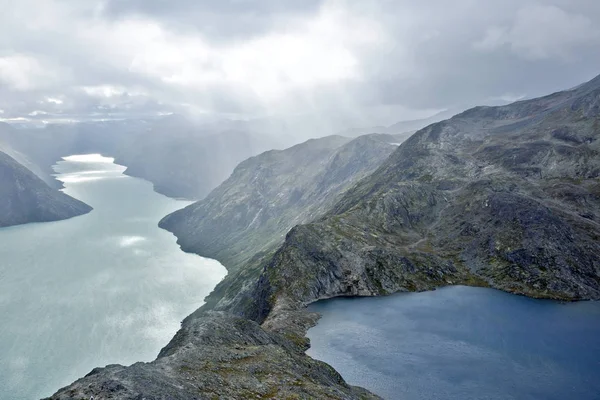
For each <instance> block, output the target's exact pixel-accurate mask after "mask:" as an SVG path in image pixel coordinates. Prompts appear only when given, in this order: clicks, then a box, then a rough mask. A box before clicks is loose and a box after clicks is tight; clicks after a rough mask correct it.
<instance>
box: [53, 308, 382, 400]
mask: <svg viewBox="0 0 600 400" xmlns="http://www.w3.org/2000/svg"><path fill="white" fill-rule="evenodd" d="M92 397H93V398H94V399H113V400H133V399H142V398H143V399H149V400H150V399H169V400H191V399H224V400H225V399H231V400H234V399H340V400H342V399H376V398H378V397H376V396H374V395H372V394H370V393H368V392H367V391H365V390H363V389H360V388H356V387H352V386H348V385H347V384H346V383H345V382H344V381H343V379H342V378H341V377H340V375H339V374H338V373H337V372H335V370H334V369H333V368H331V367H330V366H328V365H327V364H325V363H322V362H320V361H316V360H313V359H311V358H309V357H307V356H305V355H304V352H303V348H300V347H298V346H297V345H295V344H294V343H293V342H292V341H290V340H288V339H286V338H285V337H283V336H281V335H278V334H276V333H272V332H268V331H265V330H264V329H262V328H261V327H260V326H259V325H258V324H257V323H256V322H253V321H249V320H247V319H244V318H240V317H235V316H232V315H231V314H226V313H215V312H209V313H207V314H205V315H204V317H203V318H201V319H193V320H188V321H186V322H185V323H184V327H183V328H182V329H181V330H180V331H179V332H178V333H177V335H176V336H175V337H174V338H173V340H172V341H171V343H169V345H168V346H166V347H165V348H164V349H163V350H162V351H161V352H160V354H159V356H158V358H157V359H156V361H153V362H151V363H136V364H133V365H132V366H130V367H123V366H120V365H109V366H107V367H106V368H98V369H95V370H93V371H92V372H90V373H89V374H88V375H87V376H86V377H84V378H82V379H80V380H78V381H77V382H75V383H74V384H72V385H71V386H69V387H67V388H65V389H62V390H60V391H59V392H57V393H56V394H55V395H54V396H52V399H56V400H63V399H64V400H66V399H90V398H92Z"/></svg>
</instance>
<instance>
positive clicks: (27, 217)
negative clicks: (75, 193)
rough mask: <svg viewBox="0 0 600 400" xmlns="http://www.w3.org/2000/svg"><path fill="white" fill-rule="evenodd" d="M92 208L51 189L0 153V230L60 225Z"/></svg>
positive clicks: (31, 173)
mask: <svg viewBox="0 0 600 400" xmlns="http://www.w3.org/2000/svg"><path fill="white" fill-rule="evenodd" d="M90 210H91V207H90V206H88V205H86V204H85V203H82V202H80V201H79V200H76V199H74V198H72V197H69V196H67V195H66V194H64V193H62V192H60V191H58V190H56V189H53V188H51V187H49V186H48V185H47V184H46V183H45V182H44V181H42V180H41V179H40V178H39V177H37V176H36V175H35V174H34V173H33V172H31V171H29V170H28V169H27V168H25V167H24V166H22V165H21V164H19V163H18V162H16V161H15V160H14V159H13V158H11V157H10V156H8V155H7V154H5V153H2V152H0V227H5V226H11V225H18V224H25V223H29V222H47V221H57V220H62V219H67V218H71V217H75V216H77V215H81V214H85V213H87V212H89V211H90Z"/></svg>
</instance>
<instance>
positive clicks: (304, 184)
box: [159, 134, 398, 271]
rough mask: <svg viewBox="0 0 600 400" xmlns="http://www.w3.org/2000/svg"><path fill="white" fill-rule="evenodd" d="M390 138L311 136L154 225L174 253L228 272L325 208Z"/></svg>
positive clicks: (371, 164) (384, 152)
mask: <svg viewBox="0 0 600 400" xmlns="http://www.w3.org/2000/svg"><path fill="white" fill-rule="evenodd" d="M396 140H398V139H397V138H395V137H393V136H391V135H377V134H374V135H367V136H363V137H360V138H357V139H354V140H351V139H348V138H344V137H341V136H329V137H325V138H321V139H311V140H309V141H307V142H304V143H302V144H298V145H296V146H293V147H291V148H289V149H286V150H272V151H268V152H266V153H263V154H261V155H258V156H256V157H252V158H250V159H248V160H246V161H244V162H242V163H241V164H240V165H238V166H237V167H236V168H235V170H234V172H233V174H232V175H231V176H230V177H229V179H227V180H226V181H225V182H224V183H223V184H221V185H220V186H219V187H217V188H216V189H215V190H214V191H213V192H212V193H211V194H210V195H209V196H208V197H207V198H206V199H204V200H202V201H199V202H197V203H194V204H192V205H190V206H188V207H186V208H184V209H182V210H179V211H176V212H174V213H173V214H170V215H168V216H167V217H165V218H163V220H162V221H160V224H159V225H160V227H162V228H164V229H167V230H169V231H171V232H173V233H174V234H175V235H176V236H177V238H178V243H179V244H180V245H181V247H182V249H183V250H184V251H187V252H192V253H196V254H201V255H203V256H205V257H210V258H214V259H217V260H219V261H220V262H221V263H222V264H223V265H225V266H227V268H228V270H230V271H235V270H237V269H239V267H240V266H241V265H244V264H245V263H247V262H248V261H249V260H250V259H252V258H253V257H254V256H255V254H257V253H259V254H261V253H267V252H269V251H271V250H273V249H274V247H276V246H279V245H280V244H281V243H283V240H284V238H285V234H286V233H287V232H288V231H289V230H290V229H291V228H292V227H294V226H295V225H298V224H300V223H305V222H310V221H312V220H313V219H315V218H317V217H319V216H321V215H323V214H324V213H325V212H326V211H327V210H329V209H330V208H331V207H332V206H333V205H334V204H335V202H336V201H337V200H339V199H340V196H341V195H342V194H343V192H344V191H345V190H347V189H348V188H349V187H350V186H352V185H353V184H354V183H356V182H357V181H358V180H360V179H361V178H363V177H365V176H367V175H368V174H370V173H372V172H373V171H374V170H375V169H376V168H377V167H378V166H379V165H381V163H383V161H384V160H385V159H386V158H387V157H388V156H389V155H390V154H391V153H392V152H393V151H394V150H395V149H396V147H395V146H394V145H391V144H390V142H394V141H396Z"/></svg>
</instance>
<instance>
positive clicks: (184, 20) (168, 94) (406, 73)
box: [0, 0, 600, 125]
mask: <svg viewBox="0 0 600 400" xmlns="http://www.w3.org/2000/svg"><path fill="white" fill-rule="evenodd" d="M0 10H2V12H1V13H0V118H4V119H10V118H17V117H24V118H36V119H56V118H65V119H87V118H90V117H94V118H102V117H105V116H128V115H130V116H137V115H151V114H159V113H169V112H188V113H192V114H194V115H196V116H219V117H231V118H253V117H261V116H268V115H290V114H295V115H317V114H318V115H321V116H325V117H327V116H331V118H338V117H339V118H340V119H343V118H345V117H349V119H348V120H352V123H353V124H355V123H356V124H358V123H361V124H364V125H369V124H375V123H381V124H389V123H392V122H395V121H399V120H404V119H411V118H418V117H424V116H427V115H429V114H432V113H434V112H436V111H437V110H442V109H446V108H451V109H453V108H457V107H458V108H460V107H464V106H470V105H476V104H495V103H499V102H503V101H511V100H514V99H519V98H522V97H532V96H536V95H540V94H546V93H549V92H551V91H556V90H560V89H565V88H569V87H572V86H575V85H577V84H579V83H582V82H583V81H586V80H589V79H591V78H592V77H594V76H595V75H598V74H600V1H598V0H537V1H535V0H534V1H527V0H452V1H449V0H420V1H414V0H378V1H375V0H373V1H369V0H355V1H343V0H294V1H284V0H257V1H245V0H219V1H216V0H215V1H206V0H105V1H92V0H18V1H15V0H0ZM352 118H354V119H352Z"/></svg>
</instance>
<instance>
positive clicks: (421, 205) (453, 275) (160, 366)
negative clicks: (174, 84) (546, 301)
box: [53, 76, 600, 399]
mask: <svg viewBox="0 0 600 400" xmlns="http://www.w3.org/2000/svg"><path fill="white" fill-rule="evenodd" d="M599 121H600V76H599V77H597V78H595V79H593V80H592V81H590V82H588V83H586V84H583V85H580V86H578V87H577V88H575V89H573V90H568V91H564V92H559V93H554V94H552V95H549V96H546V97H542V98H538V99H532V100H527V101H521V102H517V103H513V104H510V105H507V106H501V107H476V108H473V109H470V110H467V111H465V112H463V113H461V114H459V115H456V116H455V117H453V118H451V119H449V120H446V121H442V122H439V123H435V124H433V125H430V126H428V127H426V128H424V129H421V130H420V131H418V132H417V133H416V134H414V135H413V136H411V137H410V138H409V139H408V140H407V141H405V142H404V143H403V144H402V145H400V146H399V147H398V149H397V150H395V151H394V152H393V153H392V154H391V155H390V157H389V158H387V159H386V160H385V161H383V162H382V164H381V166H379V167H378V168H377V169H376V170H375V171H374V172H373V173H372V174H370V175H368V176H366V177H364V178H362V179H360V180H359V181H358V183H356V185H354V186H352V187H351V188H350V189H348V190H347V191H345V192H344V194H343V195H342V197H341V199H340V200H339V201H337V202H336V203H335V204H334V205H333V206H332V207H330V208H329V210H328V211H324V212H323V213H322V216H321V217H315V218H314V220H313V222H311V223H308V224H304V225H302V224H301V225H299V226H296V227H294V228H292V229H291V230H290V231H289V233H288V234H287V235H286V238H285V241H284V242H283V244H282V245H281V246H280V247H279V248H278V249H277V250H276V251H275V252H271V253H267V254H262V255H259V256H258V257H257V258H255V259H251V260H250V261H249V262H248V263H247V264H246V265H243V266H240V267H238V269H237V271H236V272H234V273H232V274H230V275H229V276H228V277H226V278H225V280H224V281H223V282H222V283H221V284H220V285H219V286H218V287H217V289H216V290H215V291H214V292H213V293H212V294H211V295H210V296H209V298H208V299H207V304H206V305H205V306H204V307H202V308H201V309H199V310H198V311H196V312H195V313H194V314H192V315H191V316H190V317H188V318H187V319H186V320H185V321H184V323H183V325H182V329H181V330H180V332H179V333H178V334H177V335H176V336H175V338H174V339H173V340H172V341H171V343H170V344H169V345H168V346H167V347H165V348H164V349H163V351H162V352H161V353H160V354H159V357H158V358H157V360H156V361H154V362H152V363H148V364H136V365H134V366H132V367H129V368H126V367H121V366H110V367H108V368H105V369H97V370H94V371H93V373H92V374H90V375H88V376H87V377H85V378H82V379H81V380H79V381H77V382H75V383H74V384H73V385H71V386H70V387H67V388H65V389H62V390H61V391H59V392H58V393H57V394H56V395H55V396H54V397H53V398H56V399H66V398H71V396H84V397H85V396H89V395H91V394H92V393H93V394H95V395H97V394H104V393H107V389H105V388H106V387H107V385H108V383H109V382H110V385H112V386H111V387H113V388H114V390H112V392H111V394H112V395H113V397H115V398H121V399H130V398H133V397H134V396H138V395H146V396H155V397H161V396H167V397H168V396H183V397H182V398H184V397H185V396H191V395H192V393H198V390H199V389H198V388H200V391H201V393H203V394H206V395H208V394H209V393H211V392H212V391H213V390H217V391H218V392H219V393H221V394H226V395H229V396H232V397H236V396H237V397H240V396H241V397H245V396H249V395H252V396H264V395H266V394H267V393H271V392H272V391H274V392H276V393H278V394H279V395H288V394H292V393H303V394H304V395H307V396H312V397H328V398H340V399H341V398H357V399H358V398H369V395H368V394H367V393H365V392H364V391H362V390H360V389H357V388H353V387H350V386H348V385H347V384H345V383H344V382H343V380H341V378H339V377H336V375H335V374H333V375H332V372H331V370H328V369H323V366H322V364H320V363H319V362H316V361H314V360H312V359H310V358H308V357H307V356H305V355H304V350H305V349H306V345H307V342H306V339H305V337H304V335H305V333H306V329H307V328H308V327H310V326H311V325H312V324H314V323H315V318H316V316H315V315H314V314H312V313H309V312H307V311H306V309H305V306H306V304H308V303H311V302H313V301H316V300H319V299H323V298H329V297H335V296H347V295H353V296H356V295H358V296H377V295H384V294H389V293H393V292H397V291H418V290H428V289H434V288H436V287H440V286H446V285H455V284H463V285H475V286H489V287H495V288H498V289H501V290H505V291H508V292H513V293H519V294H525V295H528V296H532V297H541V298H555V299H564V300H579V299H600V258H599V254H600V247H599V246H600V244H599V243H600V240H599V239H600V225H599V224H598V221H599V219H600V186H599V185H600V181H599V179H600V148H599V147H598V146H599V145H598V143H600V141H599V139H600V137H599V135H600V126H599V125H598V124H599ZM330 140H331V139H330ZM334 140H335V139H334ZM363 140H364V139H363ZM317 143H318V142H317ZM305 147H306V144H305ZM300 148H302V146H300ZM286 151H289V150H286ZM318 151H321V150H319V149H317V152H318ZM276 154H277V153H274V154H273V155H276ZM313 154H317V153H313ZM271 156H272V155H271ZM257 162H265V166H268V165H269V163H270V162H272V161H269V153H267V154H266V155H263V156H261V157H257V158H255V159H253V160H249V161H247V162H246V163H244V164H246V166H245V167H238V169H236V173H237V174H240V175H243V173H244V172H246V171H260V168H259V167H258V166H254V167H253V168H251V169H249V168H248V167H249V165H252V163H257ZM244 164H242V166H244ZM296 167H297V168H299V169H301V168H303V167H305V164H304V163H301V162H299V161H298V162H297V164H296ZM344 170H345V169H344V168H341V171H344ZM236 173H234V175H233V177H232V178H234V177H235V176H236ZM267 176H268V174H267ZM284 176H285V175H284ZM233 182H235V180H232V181H231V182H229V183H227V182H226V183H225V184H223V186H222V187H221V188H219V189H217V190H215V192H213V194H211V195H210V196H209V197H208V198H207V202H208V203H202V202H201V203H198V204H196V205H194V206H191V207H190V208H189V209H187V210H185V211H182V212H179V213H176V214H175V215H184V214H185V213H190V214H191V215H193V212H194V210H195V209H196V208H197V209H202V207H206V204H210V203H213V204H218V199H222V200H223V201H224V203H223V204H224V205H225V209H226V210H227V207H228V206H227V204H230V205H231V207H230V208H231V210H235V209H236V207H239V205H242V206H243V207H244V208H243V209H242V210H240V213H239V215H240V216H243V215H244V212H243V210H244V209H245V208H246V207H247V206H252V203H250V205H246V204H245V203H243V201H242V199H243V198H247V196H248V193H250V194H251V193H252V190H247V189H244V188H243V187H239V186H236V185H232V183H233ZM249 182H252V181H251V180H250V181H249ZM286 182H289V183H290V186H289V189H291V188H292V187H293V185H294V184H295V182H294V180H293V179H292V180H285V179H284V180H283V182H280V183H279V187H278V190H280V191H281V190H282V189H283V187H286ZM334 182H336V180H332V181H329V184H330V185H331V184H333V183H334ZM250 186H251V185H250V184H249V187H248V189H250ZM231 187H233V188H234V190H233V192H231V191H228V190H227V188H231ZM325 192H326V190H325ZM231 193H240V198H239V199H238V200H240V201H241V202H240V203H239V205H238V206H234V205H235V202H234V203H232V200H235V197H234V198H233V199H230V198H228V197H227V196H228V195H230V194H231ZM283 193H286V192H285V191H284V192H283ZM213 196H214V197H213ZM289 198H294V196H289ZM315 200H316V199H313V201H315ZM213 207H214V206H213ZM211 209H213V208H211ZM234 214H235V211H234ZM234 214H232V215H234ZM256 215H259V217H260V213H259V212H256V213H254V212H252V213H248V215H247V217H250V216H253V218H252V220H254V217H256ZM284 215H285V212H284ZM195 218H198V217H195ZM171 219H172V220H173V221H174V222H176V221H177V218H176V217H169V218H167V219H166V220H165V222H163V223H164V224H167V225H168V224H169V220H171ZM257 220H260V218H257ZM196 221H197V223H198V226H199V227H202V226H203V224H205V222H203V221H202V219H201V217H200V219H197V220H196ZM240 221H241V223H237V224H236V223H234V224H229V225H222V228H223V230H222V231H221V232H220V231H219V230H218V226H217V225H213V226H211V225H206V226H210V233H211V235H222V236H223V237H224V238H227V237H229V236H230V235H233V237H236V239H237V240H238V241H242V240H249V241H252V240H253V239H252V237H251V235H252V231H247V230H245V228H246V227H247V225H246V224H245V222H244V221H245V220H244V218H242V219H240ZM252 222H254V221H251V223H252ZM179 223H181V224H183V225H182V226H185V222H184V221H180V222H179ZM194 226H195V224H194V223H192V224H191V226H188V227H186V228H185V229H183V230H181V231H180V234H181V235H186V234H188V235H189V237H184V238H183V239H182V238H180V240H183V241H184V242H186V243H194V234H195V233H194V231H193V228H194ZM201 229H202V228H201ZM246 238H247V239H246ZM238 250H239V249H231V254H230V255H228V256H227V255H226V254H223V252H226V249H221V250H220V251H221V255H220V257H221V258H224V259H225V258H227V257H229V259H230V260H231V259H233V260H235V257H236V255H237V253H236V252H237V251H238ZM234 265H235V261H234ZM225 332H226V333H225ZM240 359H243V360H244V362H243V363H240V362H239V360H240ZM215 360H218V361H215ZM257 368H258V369H259V370H260V371H263V373H264V374H265V375H264V377H262V376H263V375H259V377H258V378H250V375H251V374H250V371H256V369H257ZM164 371H169V372H164ZM225 371H226V372H227V376H228V379H227V380H219V379H218V378H217V377H218V376H220V374H224V373H225ZM309 371H310V372H309ZM300 377H301V378H300ZM156 382H161V384H160V385H157V384H156ZM172 387H177V388H178V389H177V390H176V391H173V390H172V389H170V388H172ZM174 398H176V397H174Z"/></svg>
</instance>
